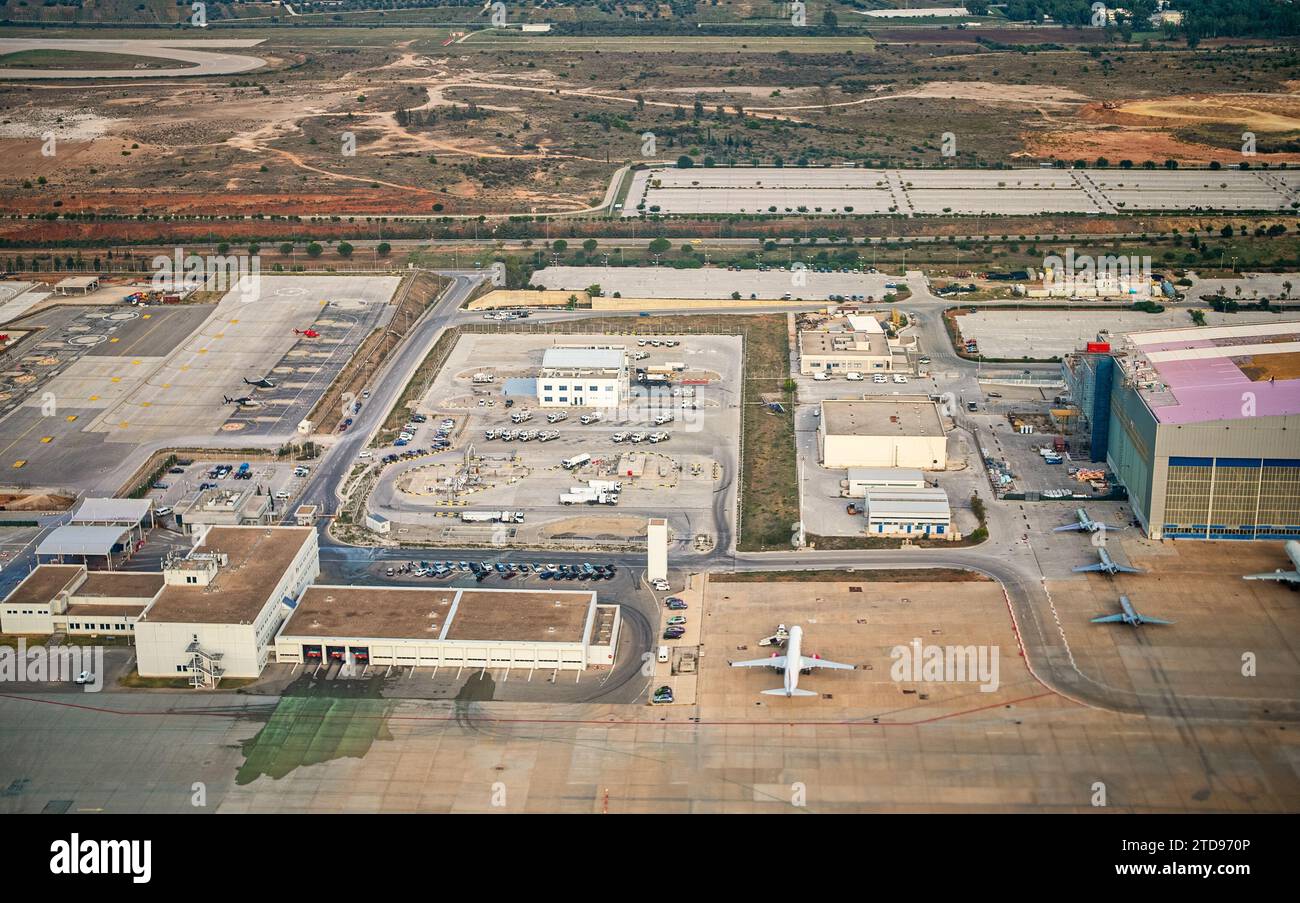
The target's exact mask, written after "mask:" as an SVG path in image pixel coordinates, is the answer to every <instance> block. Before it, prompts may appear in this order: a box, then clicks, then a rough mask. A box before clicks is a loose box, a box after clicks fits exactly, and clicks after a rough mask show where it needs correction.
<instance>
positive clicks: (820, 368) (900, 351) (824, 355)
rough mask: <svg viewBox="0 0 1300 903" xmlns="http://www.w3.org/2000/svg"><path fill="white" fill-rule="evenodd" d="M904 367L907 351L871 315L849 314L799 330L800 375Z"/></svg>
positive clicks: (873, 370) (864, 371) (886, 371)
mask: <svg viewBox="0 0 1300 903" xmlns="http://www.w3.org/2000/svg"><path fill="white" fill-rule="evenodd" d="M907 369H908V364H907V352H906V351H905V350H904V348H903V347H902V344H901V343H900V342H899V341H898V340H897V339H890V338H889V337H888V336H886V335H885V329H884V327H883V326H882V325H881V324H880V321H879V320H877V319H876V318H875V317H873V316H869V315H866V314H850V315H849V316H847V317H844V318H842V319H840V318H837V319H835V320H832V321H830V324H829V325H824V326H820V327H818V328H816V329H801V330H800V331H799V372H800V373H801V374H803V375H804V376H812V375H813V374H815V373H828V374H830V375H832V376H842V375H843V374H845V373H864V374H871V373H895V372H900V371H901V372H906V371H907Z"/></svg>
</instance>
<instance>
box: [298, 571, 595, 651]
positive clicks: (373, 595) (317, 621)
mask: <svg viewBox="0 0 1300 903" xmlns="http://www.w3.org/2000/svg"><path fill="white" fill-rule="evenodd" d="M619 626H620V625H619V613H618V606H617V605H601V604H599V603H598V602H597V601H596V594H595V593H594V592H572V591H564V592H558V591H554V590H485V589H460V588H456V587H447V588H446V589H435V590H430V589H427V588H423V587H419V588H416V587H380V586H328V585H320V586H313V587H311V588H310V589H308V590H307V592H306V593H304V594H303V597H302V599H301V600H300V601H299V603H298V605H297V606H296V607H295V610H294V612H293V614H292V616H290V618H289V620H288V621H286V622H285V624H284V627H283V628H282V629H281V630H280V633H279V635H278V636H277V637H276V644H275V651H276V660H277V661H278V662H280V663H286V662H287V663H303V664H313V663H319V662H322V661H325V662H329V661H348V662H351V663H353V664H364V663H369V664H372V665H392V666H396V667H403V668H411V667H419V668H431V667H432V668H443V667H446V668H480V669H481V668H526V669H529V670H532V669H546V670H559V671H581V670H583V669H585V668H587V667H589V666H591V665H611V664H613V661H614V651H615V649H616V647H617V645H618V630H619Z"/></svg>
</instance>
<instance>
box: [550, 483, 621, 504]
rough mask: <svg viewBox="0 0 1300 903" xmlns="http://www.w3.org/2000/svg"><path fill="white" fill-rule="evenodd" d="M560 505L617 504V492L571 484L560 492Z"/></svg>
mask: <svg viewBox="0 0 1300 903" xmlns="http://www.w3.org/2000/svg"><path fill="white" fill-rule="evenodd" d="M560 504H561V505H617V504H618V493H617V492H599V491H597V490H595V489H591V488H590V487H587V486H573V487H570V489H569V491H568V492H562V493H560Z"/></svg>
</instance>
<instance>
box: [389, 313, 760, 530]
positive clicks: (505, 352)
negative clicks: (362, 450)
mask: <svg viewBox="0 0 1300 903" xmlns="http://www.w3.org/2000/svg"><path fill="white" fill-rule="evenodd" d="M670 342H671V343H672V344H671V345H669V344H668V343H670ZM566 349H571V351H569V350H566ZM584 349H595V351H586V350H584ZM610 349H617V355H618V356H623V357H625V359H626V362H627V363H626V369H627V375H626V383H625V384H624V385H623V386H622V387H621V388H620V387H619V386H618V385H617V383H618V382H619V377H617V376H616V375H613V374H615V373H616V371H599V372H598V371H597V370H582V369H581V368H579V369H576V370H573V369H563V368H561V369H554V368H552V369H547V368H546V367H544V366H543V365H544V364H548V365H550V364H555V363H557V362H562V361H561V359H560V358H558V357H557V356H556V354H557V352H563V353H565V354H568V355H570V356H572V355H577V356H578V357H579V358H580V357H581V356H582V355H584V354H587V355H590V354H596V355H604V356H606V357H608V356H610V355H611V354H615V351H612V350H610ZM543 373H546V374H551V375H548V376H543ZM600 373H603V374H604V375H599V374H600ZM557 374H570V375H568V376H565V375H557ZM579 374H582V375H579ZM548 385H549V386H553V388H551V389H546V388H544V386H548ZM739 385H740V339H739V338H737V337H730V336H715V335H709V336H701V335H691V336H680V337H662V338H660V337H655V338H654V339H653V340H651V339H635V338H631V337H627V336H605V335H569V334H565V335H549V336H548V335H539V334H516V335H495V334H477V333H475V334H464V335H461V336H460V338H459V339H458V340H457V343H456V346H455V348H454V349H453V350H452V351H451V353H450V355H449V356H448V358H447V360H446V362H445V363H444V365H443V367H442V368H441V370H440V371H439V373H438V374H437V376H436V378H435V379H434V381H433V383H432V385H431V386H430V387H429V388H428V390H427V391H426V392H425V393H424V395H423V396H422V398H421V399H420V401H419V403H418V406H417V407H416V409H415V411H413V412H412V416H414V417H423V418H425V419H426V420H427V424H428V425H427V426H425V425H423V424H420V423H417V422H414V421H413V422H412V423H410V424H408V427H410V428H411V430H412V431H411V432H410V433H408V435H410V436H411V437H412V438H411V440H410V442H411V443H412V446H413V447H417V448H418V450H419V454H418V455H417V456H413V457H412V456H408V457H405V458H402V457H398V459H397V460H392V458H393V457H395V455H394V454H393V453H394V452H403V454H405V453H406V451H405V450H404V449H401V448H397V449H391V450H390V446H379V447H376V448H375V449H374V450H373V455H374V459H377V460H376V461H375V463H372V464H371V465H370V466H371V467H372V468H374V469H376V470H378V471H379V475H378V477H377V479H376V481H375V487H374V490H373V491H372V492H371V494H370V496H369V500H368V510H369V512H370V513H371V514H372V515H379V516H381V517H382V518H384V519H385V520H386V521H387V522H388V523H389V527H388V530H389V534H390V535H391V536H392V537H393V538H400V539H403V540H406V541H415V540H419V541H427V542H437V543H445V544H456V543H464V544H472V545H479V544H489V543H490V544H493V545H510V546H518V545H542V546H579V547H583V548H598V547H602V546H603V547H611V548H612V547H619V546H625V545H629V544H630V545H633V546H639V544H641V543H642V542H644V537H645V524H646V518H647V516H651V515H656V516H658V515H665V514H666V515H667V516H668V518H669V524H670V528H671V530H672V532H673V534H674V537H675V539H676V541H677V542H679V543H682V544H685V545H686V547H687V548H689V549H694V550H695V551H706V550H707V549H709V548H712V547H713V546H714V545H715V544H716V543H717V541H718V537H719V531H720V530H721V529H724V528H725V518H727V517H728V516H729V512H730V511H732V510H733V508H734V504H735V501H734V493H735V485H734V484H735V481H734V477H735V473H736V466H737V460H738V445H739V432H740V426H739V420H740V413H739V396H738V390H737V388H736V387H737V386H739ZM579 389H580V391H581V392H582V393H583V394H582V395H574V394H573V393H574V391H575V390H579ZM598 389H599V390H600V391H595V390H598ZM605 389H609V390H610V391H609V392H606V391H604V390H605ZM547 399H550V401H549V402H548V400H547ZM560 399H565V400H564V401H561V400H560ZM611 399H617V400H616V401H615V402H613V404H612V406H604V405H606V404H607V403H609V402H610V400H611ZM597 404H601V405H602V406H601V407H597V406H595V405H597ZM429 428H434V429H435V430H436V432H437V433H438V436H437V437H436V438H430V437H427V436H426V432H425V431H427V430H428V429H429ZM399 441H401V440H400V439H399ZM426 442H428V443H431V444H432V445H433V448H425V447H423V446H424V445H425V444H426ZM403 444H405V443H403ZM719 518H723V520H722V521H719Z"/></svg>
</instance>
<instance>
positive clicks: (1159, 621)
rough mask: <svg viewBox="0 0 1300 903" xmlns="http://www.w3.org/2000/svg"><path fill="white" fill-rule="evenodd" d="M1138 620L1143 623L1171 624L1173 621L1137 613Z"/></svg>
mask: <svg viewBox="0 0 1300 903" xmlns="http://www.w3.org/2000/svg"><path fill="white" fill-rule="evenodd" d="M1138 620H1139V621H1141V622H1142V623H1143V624H1172V623H1174V622H1173V621H1166V620H1165V619H1164V618H1151V617H1148V616H1147V615H1138Z"/></svg>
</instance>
